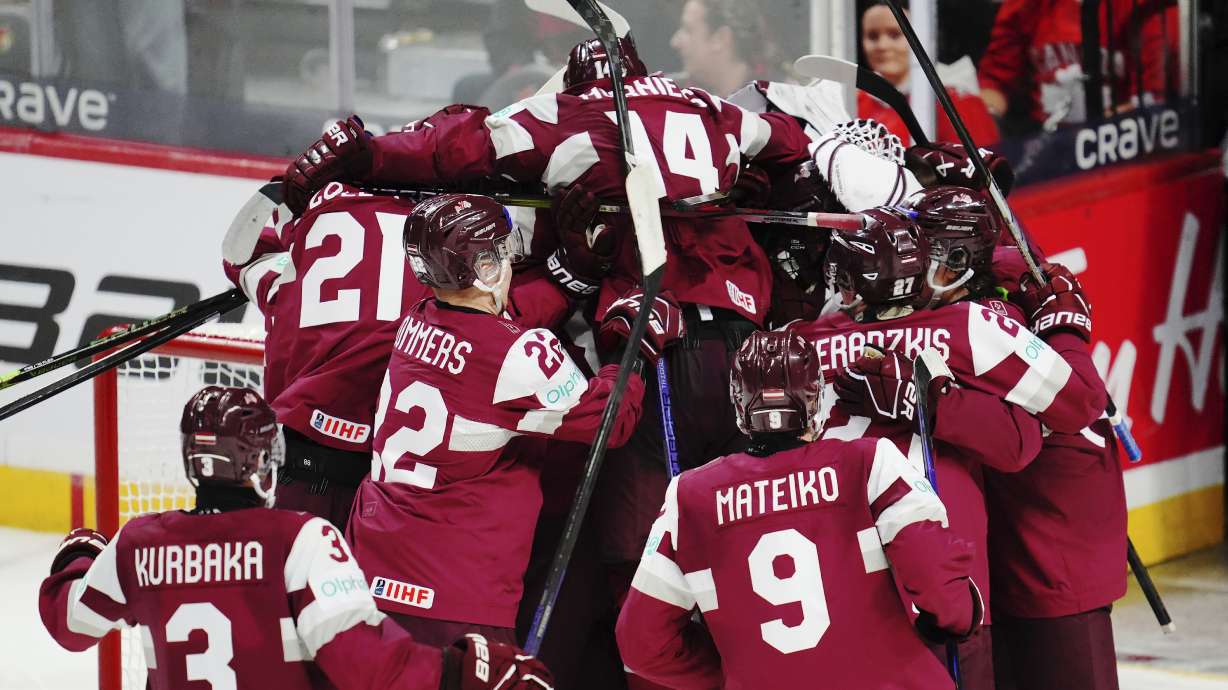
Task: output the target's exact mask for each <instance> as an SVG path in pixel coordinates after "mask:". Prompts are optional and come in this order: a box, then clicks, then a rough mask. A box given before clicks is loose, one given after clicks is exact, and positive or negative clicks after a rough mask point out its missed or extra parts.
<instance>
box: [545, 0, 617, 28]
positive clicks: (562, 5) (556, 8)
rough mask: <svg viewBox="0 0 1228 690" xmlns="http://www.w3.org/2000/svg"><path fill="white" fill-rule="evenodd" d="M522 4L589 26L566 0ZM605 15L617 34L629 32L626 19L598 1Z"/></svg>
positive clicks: (546, 0) (577, 24) (578, 24)
mask: <svg viewBox="0 0 1228 690" xmlns="http://www.w3.org/2000/svg"><path fill="white" fill-rule="evenodd" d="M524 4H525V6H526V7H528V8H529V9H531V10H533V11H534V12H541V13H542V14H548V15H550V16H552V17H558V18H559V19H562V20H563V21H568V22H571V23H572V24H575V25H576V26H582V27H584V28H586V29H587V28H589V26H588V23H587V22H585V21H584V19H583V18H582V17H580V13H579V12H577V11H576V10H575V8H574V7H572V6H571V5H570V4H569V3H568V2H567V0H524ZM597 4H598V5H599V6H600V7H601V9H602V11H603V12H605V15H606V16H607V17H609V18H610V23H611V24H613V25H614V31H615V33H617V34H618V35H619V36H626V35H627V34H629V33H631V25H630V24H629V23H627V19H626V18H625V17H623V16H622V15H621V14H619V13H618V12H615V11H614V10H613V9H612V8H611V7H610V6H609V5H607V4H605V3H603V2H599V3H597Z"/></svg>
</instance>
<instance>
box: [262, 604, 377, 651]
mask: <svg viewBox="0 0 1228 690" xmlns="http://www.w3.org/2000/svg"><path fill="white" fill-rule="evenodd" d="M383 620H384V614H382V613H380V612H379V611H377V610H376V608H375V603H374V602H373V601H372V600H371V597H370V596H368V597H367V605H365V606H345V607H333V608H326V607H325V606H324V605H323V603H322V602H320V601H319V600H316V601H313V602H311V603H310V604H308V605H307V607H306V608H304V609H303V610H302V611H300V612H299V614H298V626H297V629H298V637H299V639H300V640H302V642H303V644H304V645H305V646H306V648H307V653H308V654H309V655H310V656H311V657H314V656H315V655H316V654H317V653H318V652H319V651H320V647H323V646H324V645H326V644H328V643H329V642H332V641H333V638H334V637H336V636H337V635H339V634H341V633H343V632H345V631H346V630H349V629H350V628H352V627H354V626H355V625H362V624H364V623H365V624H367V625H379V624H380V622H381V621H383ZM283 646H284V645H283Z"/></svg>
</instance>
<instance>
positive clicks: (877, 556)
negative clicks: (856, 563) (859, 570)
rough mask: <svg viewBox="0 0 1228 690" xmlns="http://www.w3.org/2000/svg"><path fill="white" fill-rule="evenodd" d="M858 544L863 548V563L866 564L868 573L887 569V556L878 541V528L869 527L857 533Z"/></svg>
mask: <svg viewBox="0 0 1228 690" xmlns="http://www.w3.org/2000/svg"><path fill="white" fill-rule="evenodd" d="M857 544H858V546H860V547H861V561H862V563H863V564H865V566H866V572H867V573H877V572H878V571H880V570H886V569H887V554H886V553H884V552H883V544H882V542H880V541H879V540H878V529H877V528H874V527H867V528H865V529H863V530H861V531H859V532H857Z"/></svg>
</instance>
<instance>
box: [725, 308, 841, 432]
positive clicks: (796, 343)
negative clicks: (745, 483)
mask: <svg viewBox="0 0 1228 690" xmlns="http://www.w3.org/2000/svg"><path fill="white" fill-rule="evenodd" d="M822 394H823V369H822V367H821V366H819V353H818V351H817V350H815V348H814V346H812V345H811V344H810V343H807V342H806V341H805V340H804V339H803V338H802V337H801V336H800V335H798V334H797V333H795V332H793V331H755V332H754V333H752V334H751V335H750V337H749V338H747V339H746V341H745V342H743V343H742V347H740V348H738V353H737V354H736V355H735V356H734V359H733V368H732V370H731V371H730V373H729V398H730V400H732V401H733V408H734V411H735V412H736V414H737V419H738V428H739V429H741V430H742V433H744V434H747V435H750V434H758V433H777V432H794V433H797V434H799V435H800V434H802V433H804V432H807V431H810V432H814V433H818V432H819V431H821V430H822V428H823V420H822V419H821V418H820V416H819V410H820V406H821V405H820V403H821V402H822Z"/></svg>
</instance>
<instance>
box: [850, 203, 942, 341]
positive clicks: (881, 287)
mask: <svg viewBox="0 0 1228 690" xmlns="http://www.w3.org/2000/svg"><path fill="white" fill-rule="evenodd" d="M864 215H865V216H866V219H867V224H866V227H865V228H864V229H862V230H856V231H850V230H833V231H832V233H831V246H830V247H829V248H828V250H827V278H828V282H829V283H830V284H831V286H832V289H834V290H837V291H839V292H840V294H841V295H842V296H843V299H844V303H843V304H842V305H841V308H843V309H845V310H846V311H849V312H852V313H853V314H854V318H856V319H857V320H858V321H861V320H864V319H865V318H867V317H870V318H872V319H876V320H885V319H891V318H897V317H900V316H906V315H907V314H910V313H912V312H913V311H915V310H917V309H920V308H922V307H924V306H925V305H927V304H929V301H930V298H931V296H932V295H933V290H932V289H930V287H929V284H928V282H927V281H926V276H927V269H928V267H929V256H930V246H929V242H927V241H926V239H925V237H924V236H923V235H922V234H921V232H920V230H919V229H918V227H917V225H916V223H914V222H913V220H912V219H911V218H910V217H909V214H908V213H906V212H904V211H901V210H899V209H895V208H888V207H879V208H872V209H870V210H868V211H865V212H864ZM863 304H864V306H865V309H862V310H858V309H857V308H858V307H860V306H862V305H863Z"/></svg>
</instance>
